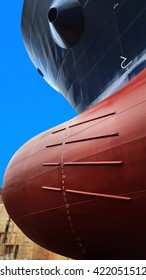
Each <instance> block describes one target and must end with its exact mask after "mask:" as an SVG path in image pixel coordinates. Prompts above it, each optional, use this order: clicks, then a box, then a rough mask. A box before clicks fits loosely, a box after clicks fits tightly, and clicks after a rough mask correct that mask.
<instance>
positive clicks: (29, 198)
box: [2, 70, 146, 259]
mask: <svg viewBox="0 0 146 280" xmlns="http://www.w3.org/2000/svg"><path fill="white" fill-rule="evenodd" d="M145 92H146V70H144V71H143V72H141V73H140V74H139V75H138V76H137V77H136V78H134V79H133V80H132V81H131V82H130V83H129V84H128V85H127V86H125V87H124V88H123V89H121V90H120V91H118V92H116V93H115V94H114V95H112V96H110V97H109V98H107V99H106V100H104V101H102V102H100V103H99V104H97V105H95V106H93V107H92V108H90V109H88V110H87V111H85V112H84V113H82V114H80V115H79V116H77V117H76V118H74V119H72V120H71V121H69V122H66V123H64V124H62V125H60V126H58V127H56V128H53V129H51V130H48V131H46V132H44V133H42V134H40V135H38V136H36V137H35V138H33V139H31V140H30V141H29V142H27V143H26V144H25V145H24V146H23V147H22V148H20V149H19V150H18V152H17V153H16V154H15V155H14V157H13V158H12V160H11V161H10V163H9V165H8V167H7V170H6V173H5V177H4V182H3V190H2V192H3V200H4V203H5V206H6V208H7V211H8V213H9V215H10V217H11V218H12V219H13V220H14V221H15V223H16V224H17V225H18V226H19V227H20V228H21V229H22V231H23V232H24V233H25V234H26V235H27V236H28V237H29V238H31V239H32V240H33V241H34V242H36V243H38V244H39V245H41V246H43V247H44V248H47V249H48V250H51V251H54V252H56V253H58V254H61V255H65V256H67V257H70V258H74V259H145V258H146V242H145V236H146V219H145V214H146V172H145V166H146V94H145Z"/></svg>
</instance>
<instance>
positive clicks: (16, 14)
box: [0, 0, 76, 187]
mask: <svg viewBox="0 0 146 280" xmlns="http://www.w3.org/2000/svg"><path fill="white" fill-rule="evenodd" d="M22 6H23V1H22V0H18V1H12V0H7V1H2V2H1V16H0V34H1V38H0V43H1V44H0V49H1V51H0V56H1V67H0V87H1V89H0V147H1V149H0V187H1V186H2V180H3V175H4V172H5V169H6V166H7V164H8V162H9V160H10V159H11V157H12V156H13V154H14V153H15V152H16V151H17V149H18V148H19V147H20V146H22V145H23V144H24V143H25V142H26V141H27V140H29V139H30V138H32V137H33V136H35V135H37V134H39V133H41V132H43V131H45V130H47V129H49V128H51V127H54V126H56V125H58V124H60V123H62V122H64V121H66V120H69V119H71V118H72V117H74V116H75V115H76V113H75V111H74V109H73V108H72V107H71V105H70V104H69V103H68V102H67V101H66V100H65V99H64V98H63V97H62V96H61V95H60V94H59V93H57V92H55V91H54V90H53V89H52V88H51V87H50V86H49V85H48V84H47V83H46V82H45V81H44V80H43V79H42V78H41V77H40V76H39V74H38V73H37V71H36V69H35V68H34V66H33V64H32V63H31V61H30V59H29V57H28V55H27V52H26V50H25V48H24V45H23V42H22V37H21V29H20V21H21V12H22Z"/></svg>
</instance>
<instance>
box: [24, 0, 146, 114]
mask: <svg viewBox="0 0 146 280" xmlns="http://www.w3.org/2000/svg"><path fill="white" fill-rule="evenodd" d="M58 2H59V5H60V3H62V4H61V7H60V9H66V8H67V6H68V3H70V0H68V1H67V0H65V1H63V0H62V2H60V1H58ZM78 2H79V3H80V5H81V9H82V11H83V14H84V20H85V26H84V30H83V32H82V34H81V37H80V39H79V40H77V42H76V43H75V44H74V45H73V46H72V47H71V46H70V45H71V44H69V45H67V44H66V45H65V47H66V49H64V48H62V47H60V46H58V45H57V44H56V43H55V42H54V38H52V33H51V30H50V27H49V20H48V12H49V10H50V9H51V8H52V7H54V5H55V3H57V1H52V0H42V1H40V0H31V1H30V0H25V1H24V7H23V15H22V34H23V40H24V43H25V46H26V48H27V51H28V53H29V56H30V58H31V60H32V62H33V63H34V65H35V67H36V68H37V69H40V71H41V73H42V76H43V75H44V79H45V80H46V81H47V82H48V83H49V84H51V86H52V87H54V88H55V89H56V90H58V91H59V92H60V93H61V94H62V95H64V97H65V98H66V99H67V100H68V101H69V102H70V103H71V104H72V106H73V107H74V108H75V109H76V111H77V112H79V113H80V112H82V111H84V110H85V109H87V108H89V107H90V106H92V105H93V104H96V103H98V102H99V101H100V100H102V99H104V98H106V97H107V96H109V95H111V94H113V93H114V92H116V91H117V90H118V89H120V88H122V87H123V86H124V85H125V84H126V83H128V82H129V80H131V79H132V78H133V77H135V76H136V75H137V74H138V73H139V72H141V71H142V70H143V69H144V68H145V67H146V1H145V0H121V1H113V0H88V1H87V0H80V1H78ZM64 20H66V19H65V17H64ZM68 32H69V29H68ZM60 34H61V33H60ZM71 34H72V32H71Z"/></svg>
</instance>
